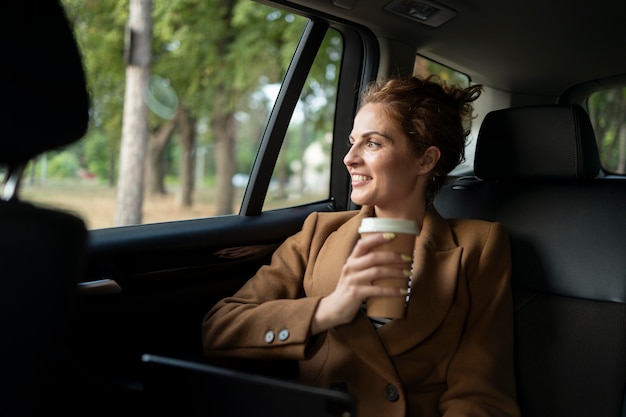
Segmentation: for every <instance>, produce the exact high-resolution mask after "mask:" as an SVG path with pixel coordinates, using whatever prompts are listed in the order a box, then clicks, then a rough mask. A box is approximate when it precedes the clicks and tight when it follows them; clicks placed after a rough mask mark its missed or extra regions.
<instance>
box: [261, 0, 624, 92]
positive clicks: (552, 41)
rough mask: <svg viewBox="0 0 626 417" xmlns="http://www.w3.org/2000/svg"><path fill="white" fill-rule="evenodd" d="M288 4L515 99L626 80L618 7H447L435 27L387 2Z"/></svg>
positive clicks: (559, 3)
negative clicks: (405, 47)
mask: <svg viewBox="0 0 626 417" xmlns="http://www.w3.org/2000/svg"><path fill="white" fill-rule="evenodd" d="M266 2H267V1H266ZM397 2H398V3H405V2H406V0H401V1H397ZM422 2H423V3H427V4H429V5H435V6H437V5H438V4H437V3H435V2H432V1H429V0H423V1H422ZM292 3H295V4H299V5H303V6H306V7H308V8H310V9H313V10H317V11H321V12H323V13H326V14H328V15H332V16H337V17H339V18H343V19H346V20H349V21H353V22H357V23H360V24H362V25H363V26H366V27H367V28H369V29H370V30H371V31H372V32H374V34H375V35H376V36H377V37H378V38H385V39H388V40H392V41H394V42H401V43H406V44H409V45H412V46H413V47H414V48H415V50H416V51H417V53H419V54H421V55H423V56H425V57H427V58H430V59H432V60H435V61H437V62H439V63H441V64H444V65H447V66H450V67H452V68H454V69H456V70H458V71H461V72H464V73H466V74H467V75H469V76H470V78H471V79H472V81H473V82H476V83H482V84H485V85H488V86H490V87H492V88H495V89H500V90H504V91H509V92H514V93H517V94H527V95H544V96H559V95H560V94H561V93H563V92H564V91H565V90H566V89H568V88H569V87H571V86H574V85H577V84H580V83H584V82H589V81H593V80H598V79H605V78H609V77H614V76H619V75H622V74H625V73H626V53H624V52H626V45H625V43H626V25H625V24H624V16H626V2H624V1H623V0H579V1H576V2H573V1H564V0H505V1H503V0H445V2H444V3H440V4H441V5H442V6H443V7H446V8H449V9H451V10H453V11H455V12H456V15H455V16H454V17H452V18H451V19H450V20H448V21H447V22H445V23H443V24H441V26H439V27H432V26H429V25H426V24H423V23H420V22H418V21H417V20H416V19H410V18H406V17H402V16H399V15H397V14H394V13H391V12H389V11H387V10H385V7H386V6H387V5H389V4H390V3H391V0H332V1H331V0H327V1H319V0H294V1H292Z"/></svg>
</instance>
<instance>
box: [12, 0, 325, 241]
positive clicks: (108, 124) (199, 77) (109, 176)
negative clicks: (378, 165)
mask: <svg viewBox="0 0 626 417" xmlns="http://www.w3.org/2000/svg"><path fill="white" fill-rule="evenodd" d="M62 3H63V4H64V6H65V8H66V11H67V14H68V17H69V20H70V21H71V22H72V25H73V27H74V32H75V35H76V38H77V42H78V45H79V48H80V50H81V52H82V55H83V61H84V66H85V70H86V75H87V82H88V88H89V92H90V95H91V99H92V106H91V120H90V127H89V131H88V132H87V134H86V136H85V137H84V138H83V139H82V140H81V141H79V142H78V143H77V144H74V145H72V146H70V147H67V148H64V149H61V150H57V151H54V152H48V153H46V154H44V155H42V156H41V157H40V158H38V159H37V160H36V161H34V163H31V165H30V166H29V168H28V172H27V173H26V177H25V179H24V181H23V183H22V190H21V197H22V198H23V199H25V200H30V201H34V202H38V203H44V204H48V205H53V206H55V207H59V208H65V209H68V210H71V211H73V212H75V213H77V214H79V215H80V216H81V217H83V219H85V221H86V223H87V225H88V227H89V228H92V229H94V228H105V227H112V226H121V225H127V224H139V223H154V222H163V221H170V220H178V219H189V218H199V217H208V216H218V215H227V214H233V213H237V212H238V210H239V207H240V206H241V201H242V197H243V192H244V190H245V184H246V183H247V177H248V175H249V173H250V172H251V166H252V163H253V161H254V158H255V156H256V153H257V148H258V146H259V142H260V139H261V136H262V134H263V131H264V129H265V126H266V124H267V120H268V118H269V114H270V111H271V106H272V103H273V99H274V97H275V92H276V89H277V87H276V86H277V84H279V83H280V82H281V80H282V79H283V77H284V75H285V72H286V70H287V68H288V65H289V62H290V60H291V57H292V56H293V53H294V51H295V49H296V46H297V43H298V41H299V39H300V36H301V34H302V32H303V29H304V27H305V25H306V23H307V19H305V18H304V17H301V16H296V15H293V14H291V13H286V12H284V11H280V10H277V9H273V8H269V7H267V6H265V5H261V4H258V3H256V2H252V1H247V0H238V1H233V2H226V3H227V4H232V6H233V7H225V6H224V7H222V6H219V7H218V3H217V2H206V1H189V0H153V2H152V10H151V13H149V14H148V15H151V16H152V22H151V28H152V30H151V31H148V33H149V35H150V36H149V38H150V40H151V48H148V49H147V50H148V51H150V50H151V52H149V53H148V54H147V55H149V57H148V58H149V61H150V70H149V72H147V73H145V72H144V73H143V74H142V75H141V76H142V77H143V78H132V77H131V76H129V71H132V70H134V67H133V65H130V64H136V63H137V62H143V61H141V59H143V58H145V57H143V56H139V55H137V54H139V53H140V52H139V50H140V49H141V48H140V47H139V45H140V44H139V43H138V42H141V39H142V36H139V35H138V34H139V33H141V32H140V31H137V27H133V25H132V24H130V23H128V22H129V21H133V19H129V16H130V14H131V13H132V11H131V10H130V5H129V2H128V1H127V0H126V1H118V0H101V1H84V0H62ZM220 4H221V3H220ZM131 33H132V34H133V36H129V34H131ZM130 39H132V42H131V41H130ZM144 39H145V37H144ZM332 42H334V41H333V39H332V38H329V39H328V42H327V43H329V44H330V43H332ZM329 50H330V49H329ZM327 55H328V52H327ZM333 62H334V60H331V59H330V57H328V56H327V57H326V58H325V59H321V60H320V65H322V63H325V65H327V66H328V70H327V74H326V75H327V76H328V75H330V74H332V72H333V69H332V63H333ZM136 66H137V65H135V67H136ZM129 67H133V68H131V69H130V70H129ZM133 74H135V76H137V71H136V72H135V73H133ZM133 79H139V80H144V81H145V84H142V83H141V82H135V83H134V84H133V83H131V82H130V80H133ZM127 81H128V83H127ZM314 81H317V83H318V84H319V86H316V85H315V82H314ZM332 82H334V79H332V77H326V78H323V77H320V76H318V75H315V76H313V74H312V78H311V81H310V82H309V83H308V84H307V88H308V89H309V91H308V92H305V95H304V96H303V103H307V100H310V103H311V105H310V108H306V107H303V108H302V109H300V111H299V114H298V115H296V116H294V121H292V125H293V126H292V129H290V134H289V136H290V137H293V138H290V139H289V141H287V142H286V145H285V152H286V155H285V157H284V158H283V159H284V169H285V171H284V172H279V171H278V168H279V167H277V173H276V179H277V181H279V180H282V181H284V184H291V183H292V182H293V178H291V177H293V174H294V173H296V172H303V171H297V164H296V162H295V161H301V160H303V158H306V157H305V156H303V155H304V154H306V153H307V152H309V153H310V152H312V151H311V149H312V144H313V143H314V142H319V143H320V144H322V143H323V138H324V134H323V133H321V132H327V131H329V130H332V126H329V125H328V124H327V122H326V121H327V120H328V116H327V114H325V111H324V109H321V108H320V106H317V104H319V103H320V102H321V100H324V99H326V100H328V102H327V103H329V104H330V103H332V102H333V100H332V94H334V93H333V92H329V91H328V90H327V89H328V88H330V89H332V87H329V83H330V84H332ZM138 85H139V86H141V85H145V86H146V88H144V89H141V87H138ZM129 91H135V93H134V94H135V95H134V96H133V97H140V102H143V103H144V104H145V106H146V107H147V109H148V111H147V112H146V116H144V117H143V119H142V118H141V116H137V115H135V116H134V117H135V119H133V120H135V121H138V123H139V124H140V125H141V123H144V124H145V125H146V126H147V128H146V129H145V130H144V131H147V134H145V135H141V134H130V135H128V134H125V133H124V132H125V129H124V126H131V123H129V122H128V120H129V119H128V118H127V116H126V112H125V110H124V109H125V106H124V103H125V100H126V101H128V99H127V96H128V94H129ZM138 91H139V92H140V94H138V93H137V92H138ZM318 100H319V101H318ZM307 112H310V114H309V113H307ZM322 114H323V115H322ZM297 118H298V119H297ZM301 120H307V123H301ZM125 123H126V124H125ZM298 129H300V131H299V132H298ZM143 136H145V141H144V142H142V141H141V138H142V137H143ZM129 138H130V139H129ZM128 140H130V141H135V142H133V143H135V145H137V146H136V147H135V148H134V150H131V151H129V149H131V148H132V147H130V148H129V147H128V143H129V142H128ZM142 143H143V144H142ZM298 153H300V154H298ZM142 154H143V156H142ZM123 155H126V156H127V157H129V160H130V161H131V162H130V163H125V162H124V158H123V157H122V156H123ZM137 161H143V162H141V163H140V162H137ZM124 167H126V168H128V169H126V168H124ZM281 169H283V168H281ZM322 170H323V169H322ZM281 175H284V176H283V177H281ZM300 188H302V187H300ZM129 190H130V191H129ZM272 193H273V198H272V201H275V200H281V199H282V200H281V201H282V203H281V204H283V205H287V204H293V203H295V201H293V202H292V201H291V200H290V199H287V198H284V197H285V196H288V195H292V194H293V192H292V191H290V189H288V188H285V189H284V193H282V194H281V193H279V192H278V191H276V190H272ZM327 194H328V192H327V191H322V192H320V195H325V196H327ZM307 198H309V199H310V198H319V197H318V196H315V197H307ZM268 201H269V199H268ZM120 213H131V215H130V216H122V215H120Z"/></svg>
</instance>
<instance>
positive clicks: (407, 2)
mask: <svg viewBox="0 0 626 417" xmlns="http://www.w3.org/2000/svg"><path fill="white" fill-rule="evenodd" d="M385 10H387V11H389V12H391V13H394V14H397V15H399V16H402V17H406V18H407V19H410V20H413V21H415V22H419V23H423V24H425V25H428V26H432V27H439V26H441V25H443V24H444V23H446V22H447V21H448V20H450V19H452V18H453V17H454V16H456V15H457V12H456V11H455V10H452V9H450V8H449V7H447V6H444V5H443V4H441V3H437V2H434V1H429V0H394V1H392V2H391V3H389V4H388V5H386V6H385Z"/></svg>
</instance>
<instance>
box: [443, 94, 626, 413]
mask: <svg viewBox="0 0 626 417" xmlns="http://www.w3.org/2000/svg"><path fill="white" fill-rule="evenodd" d="M474 169H475V173H476V176H475V177H465V178H459V179H457V180H456V181H454V182H452V183H450V184H448V185H447V186H446V187H444V188H443V189H442V190H441V192H440V194H439V195H438V196H437V199H436V201H435V205H436V207H437V208H438V210H439V211H440V212H441V213H442V214H443V215H444V216H446V217H473V218H480V219H485V220H491V221H500V222H502V223H503V224H504V225H505V226H506V228H507V229H508V231H509V234H510V239H511V250H512V258H513V277H512V279H513V290H514V298H515V326H516V329H515V335H516V353H515V360H516V373H517V384H518V399H519V402H520V407H521V409H522V415H523V416H524V417H576V416H581V417H582V416H585V417H595V416H602V417H620V416H622V417H623V416H626V402H625V395H626V233H625V232H626V215H625V214H626V211H625V208H626V181H624V180H621V179H617V178H608V177H603V175H602V171H601V169H600V162H599V157H598V152H597V147H596V143H595V138H594V134H593V129H592V126H591V123H590V121H589V118H588V116H587V114H586V113H585V111H584V110H583V109H582V108H581V107H580V106H577V105H547V106H536V107H520V108H511V109H506V110H499V111H494V112H491V113H489V114H488V115H487V116H486V117H485V120H484V122H483V124H482V126H481V129H480V133H479V137H478V140H477V145H476V156H475V165H474Z"/></svg>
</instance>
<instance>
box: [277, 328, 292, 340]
mask: <svg viewBox="0 0 626 417" xmlns="http://www.w3.org/2000/svg"><path fill="white" fill-rule="evenodd" d="M288 338H289V330H287V329H282V330H281V331H280V332H278V340H280V341H281V342H284V341H285V340H287V339H288Z"/></svg>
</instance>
